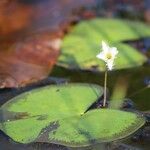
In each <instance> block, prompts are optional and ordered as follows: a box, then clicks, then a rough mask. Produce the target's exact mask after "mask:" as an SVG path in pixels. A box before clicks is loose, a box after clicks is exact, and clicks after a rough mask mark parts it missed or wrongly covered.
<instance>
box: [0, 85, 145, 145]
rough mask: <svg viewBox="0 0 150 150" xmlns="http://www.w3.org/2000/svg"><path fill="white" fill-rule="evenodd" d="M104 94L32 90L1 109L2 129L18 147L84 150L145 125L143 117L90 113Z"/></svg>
mask: <svg viewBox="0 0 150 150" xmlns="http://www.w3.org/2000/svg"><path fill="white" fill-rule="evenodd" d="M83 93H84V94H83ZM102 94H103V89H102V88H101V87H100V86H98V85H94V84H81V83H78V84H62V85H51V86H47V87H44V88H40V89H37V90H32V91H30V92H27V93H24V94H22V95H20V96H18V97H16V98H14V99H11V100H10V101H8V102H7V103H6V104H4V105H3V106H2V107H1V109H0V116H1V118H0V122H1V123H0V129H1V130H2V131H3V132H4V133H6V134H7V135H8V136H10V137H11V138H12V139H13V140H14V141H16V142H19V143H31V142H42V143H45V142H46V143H55V144H60V145H66V146H71V147H82V146H88V145H93V144H96V143H99V142H100V143H101V142H108V141H114V140H117V139H121V138H124V137H126V136H128V135H130V134H131V133H133V132H135V131H136V130H137V129H138V128H140V127H141V126H142V125H143V124H144V122H145V120H144V119H143V118H142V117H141V116H139V115H137V114H134V113H130V112H123V111H119V110H111V109H94V110H90V111H87V110H88V108H89V107H90V106H91V105H92V104H93V103H95V102H96V101H97V99H98V98H99V97H101V96H102ZM77 95H78V96H77ZM79 95H80V96H79ZM110 115H111V119H110ZM98 118H100V119H98ZM107 118H108V119H107ZM93 122H94V123H93ZM112 124H113V125H112Z"/></svg>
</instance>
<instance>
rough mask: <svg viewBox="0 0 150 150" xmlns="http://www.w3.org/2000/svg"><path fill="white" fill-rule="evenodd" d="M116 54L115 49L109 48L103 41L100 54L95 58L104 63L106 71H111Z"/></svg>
mask: <svg viewBox="0 0 150 150" xmlns="http://www.w3.org/2000/svg"><path fill="white" fill-rule="evenodd" d="M117 54H118V50H117V48H116V47H109V45H107V44H106V43H105V42H104V41H102V52H100V53H99V54H98V55H97V56H96V57H97V58H99V59H102V60H103V61H105V62H106V65H107V68H108V70H112V69H113V66H114V59H115V58H116V55H117Z"/></svg>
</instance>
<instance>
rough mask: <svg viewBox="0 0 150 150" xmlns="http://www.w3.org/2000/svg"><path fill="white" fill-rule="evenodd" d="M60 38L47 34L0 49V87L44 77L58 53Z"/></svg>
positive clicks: (22, 84) (26, 82)
mask: <svg viewBox="0 0 150 150" xmlns="http://www.w3.org/2000/svg"><path fill="white" fill-rule="evenodd" d="M60 41H61V40H60V38H54V37H53V38H52V37H51V36H50V35H48V34H43V35H41V34H40V35H35V36H33V37H32V38H28V39H25V40H23V41H21V42H17V43H16V44H13V45H11V47H10V48H9V50H5V49H3V50H0V58H1V59H0V87H1V88H4V87H18V86H24V85H26V84H29V83H32V82H35V81H37V80H41V79H43V78H45V77H46V76H47V75H48V74H49V72H50V70H51V69H52V67H53V65H54V64H55V62H56V60H57V57H58V55H59V47H60Z"/></svg>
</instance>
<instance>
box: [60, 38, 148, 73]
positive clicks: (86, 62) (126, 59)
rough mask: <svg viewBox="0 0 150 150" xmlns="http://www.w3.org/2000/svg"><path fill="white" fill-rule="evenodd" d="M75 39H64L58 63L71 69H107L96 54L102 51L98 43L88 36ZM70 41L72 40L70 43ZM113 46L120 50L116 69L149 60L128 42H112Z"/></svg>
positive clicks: (130, 66) (134, 65)
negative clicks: (88, 38) (90, 39)
mask: <svg viewBox="0 0 150 150" xmlns="http://www.w3.org/2000/svg"><path fill="white" fill-rule="evenodd" d="M75 38H76V37H75ZM73 39H74V37H73V36H69V37H66V38H65V39H64V43H63V47H62V54H61V55H60V57H59V60H58V62H57V65H59V66H62V67H65V68H70V69H82V70H96V71H105V70H106V66H105V63H104V61H102V60H100V59H98V58H96V55H97V54H98V53H99V52H100V46H99V44H98V43H97V44H95V43H92V41H88V40H87V39H86V38H84V39H82V38H80V37H79V38H77V39H76V40H74V42H72V41H73ZM70 40H71V41H70ZM86 40H87V41H86ZM68 41H70V43H69V42H68ZM68 43H69V44H68ZM71 43H72V44H71ZM112 46H115V47H117V48H118V51H119V53H118V57H117V58H116V59H115V62H114V63H115V67H114V69H125V68H132V67H137V66H140V65H142V64H143V63H144V62H146V61H147V58H146V57H145V56H144V55H142V54H141V53H140V52H138V51H137V50H136V49H135V48H133V47H131V46H129V45H127V44H121V43H116V44H112Z"/></svg>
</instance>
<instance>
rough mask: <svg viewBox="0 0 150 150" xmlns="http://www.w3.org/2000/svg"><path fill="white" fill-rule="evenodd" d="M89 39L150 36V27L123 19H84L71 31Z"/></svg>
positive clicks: (123, 38) (125, 38)
mask: <svg viewBox="0 0 150 150" xmlns="http://www.w3.org/2000/svg"><path fill="white" fill-rule="evenodd" d="M70 35H72V36H80V37H81V38H86V39H88V40H89V41H90V40H91V41H93V40H94V41H96V42H99V41H102V40H106V41H108V42H121V41H127V40H137V39H139V38H143V37H150V27H149V26H148V25H146V24H144V23H142V22H135V21H134V22H133V21H129V20H121V19H93V20H90V21H89V20H88V21H82V22H81V23H79V24H78V25H76V26H75V28H74V29H73V30H72V32H71V33H70Z"/></svg>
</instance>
